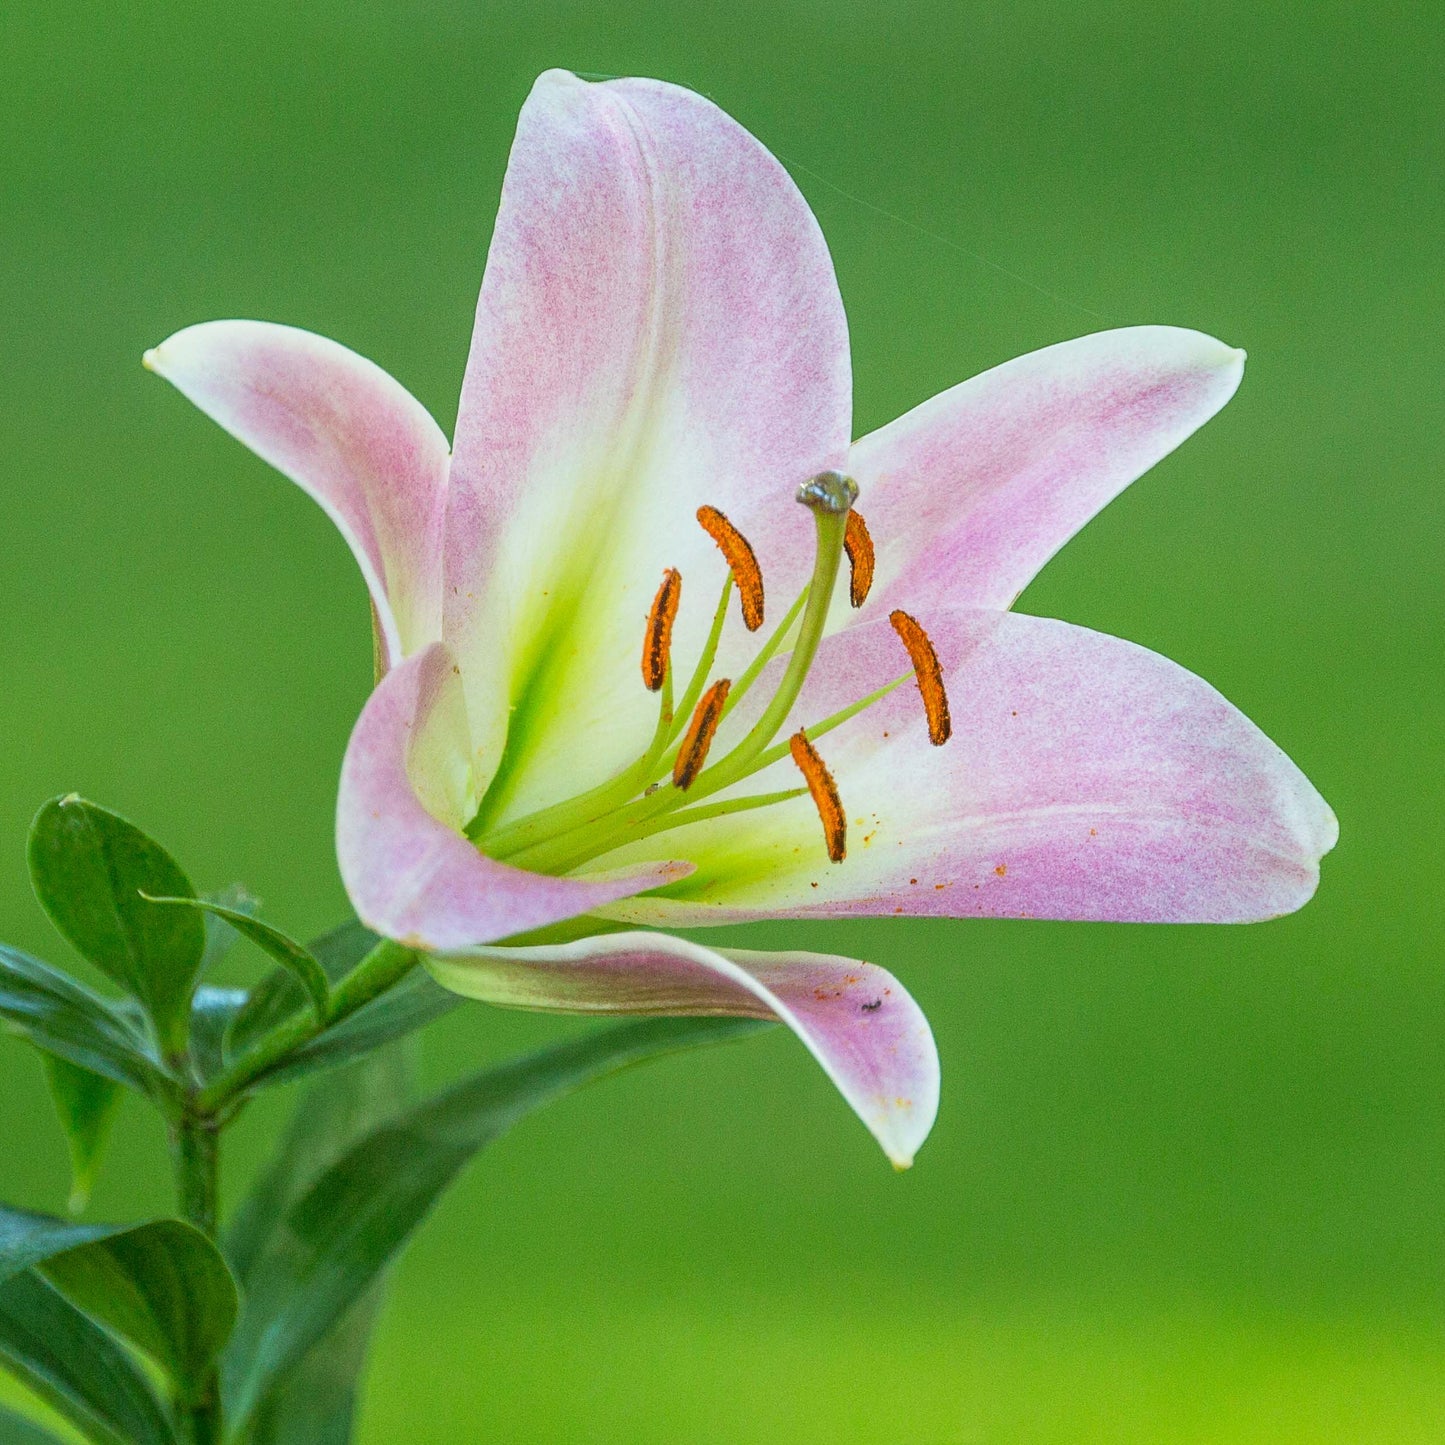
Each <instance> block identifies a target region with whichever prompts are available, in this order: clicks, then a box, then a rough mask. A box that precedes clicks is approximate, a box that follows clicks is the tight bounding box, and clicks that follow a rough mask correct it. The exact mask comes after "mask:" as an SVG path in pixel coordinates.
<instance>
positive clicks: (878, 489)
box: [848, 326, 1244, 616]
mask: <svg viewBox="0 0 1445 1445" xmlns="http://www.w3.org/2000/svg"><path fill="white" fill-rule="evenodd" d="M1243 372H1244V353H1243V352H1242V351H1236V350H1234V349H1233V348H1231V347H1228V346H1225V345H1224V344H1223V343H1222V342H1219V341H1216V340H1214V338H1213V337H1210V336H1205V335H1202V334H1201V333H1200V332H1197V331H1187V330H1183V329H1181V328H1179V327H1174V326H1131V327H1126V328H1123V329H1121V330H1117V331H1101V332H1097V333H1096V334H1094V335H1092V336H1081V337H1079V338H1078V339H1077V340H1075V341H1065V342H1063V343H1061V344H1060V345H1057V346H1049V347H1045V348H1044V349H1043V350H1042V351H1035V352H1031V353H1030V354H1028V355H1027V356H1020V357H1018V358H1016V359H1015V360H1013V361H1008V362H1005V363H1004V364H1003V365H1002V366H996V367H994V368H993V369H992V370H991V371H986V372H984V373H983V374H982V375H980V376H975V377H973V378H972V379H971V380H969V381H965V382H963V383H961V384H960V385H958V386H955V387H953V388H952V389H951V390H949V391H944V392H940V393H939V394H938V395H937V396H935V397H933V398H931V399H930V400H929V401H925V402H924V403H923V404H922V405H920V406H917V407H915V408H914V409H913V410H912V411H910V412H908V413H907V414H906V415H904V416H901V417H899V418H898V420H897V421H893V422H890V423H889V424H888V425H887V426H885V427H882V428H880V429H879V430H878V431H875V432H873V433H872V434H871V435H869V436H866V437H864V438H863V439H862V440H861V441H859V442H856V443H855V444H854V446H853V450H852V452H851V454H850V456H849V459H848V467H849V470H850V471H851V473H852V475H853V476H854V477H856V478H857V480H858V482H859V484H860V486H861V488H862V503H861V505H862V507H863V510H864V511H865V512H866V513H867V516H868V521H869V525H870V526H871V528H872V531H873V535H874V537H875V539H876V541H877V548H878V551H877V583H876V584H875V586H874V589H873V594H872V597H871V598H870V600H869V603H868V611H867V613H865V615H866V616H872V615H874V614H881V613H882V612H886V611H887V610H888V609H889V608H890V607H895V606H902V607H907V606H910V605H916V604H917V603H918V601H919V599H921V598H933V599H935V600H936V601H937V602H946V603H952V604H954V605H956V606H967V607H1008V606H1010V605H1011V604H1012V603H1013V601H1014V599H1015V598H1016V597H1017V596H1018V595H1019V593H1020V592H1022V591H1023V589H1024V587H1025V586H1026V585H1027V584H1028V582H1029V581H1030V579H1031V578H1032V577H1033V576H1034V575H1035V573H1037V572H1038V570H1039V569H1040V568H1041V567H1042V566H1043V565H1044V563H1045V562H1047V561H1048V559H1049V558H1050V557H1052V556H1053V555H1054V553H1055V552H1057V551H1058V550H1059V548H1060V547H1062V546H1063V544H1064V543H1065V542H1067V541H1068V540H1069V538H1070V537H1072V536H1073V535H1074V533H1075V532H1077V531H1078V530H1079V528H1080V527H1082V526H1083V525H1084V523H1085V522H1087V521H1088V520H1089V519H1090V518H1091V517H1093V516H1094V514H1095V513H1096V512H1098V511H1099V510H1100V508H1102V507H1103V506H1105V505H1106V504H1107V503H1108V502H1110V501H1112V500H1113V499H1114V497H1116V496H1117V495H1118V494H1119V493H1120V492H1121V491H1122V490H1123V489H1124V488H1125V487H1126V486H1128V485H1129V483H1130V482H1132V481H1134V479H1135V478H1136V477H1139V476H1141V475H1142V474H1143V473H1144V472H1146V471H1148V469H1149V468H1150V467H1152V466H1153V465H1154V464H1155V463H1156V462H1157V461H1159V460H1160V458H1162V457H1164V456H1165V455H1166V454H1167V453H1169V452H1171V451H1173V450H1174V448H1175V447H1177V446H1178V445H1179V444H1180V443H1181V442H1182V441H1184V440H1185V438H1186V437H1188V436H1189V435H1190V433H1192V432H1193V431H1195V430H1196V429H1197V428H1198V427H1200V426H1202V425H1203V424H1204V423H1205V422H1206V421H1208V420H1209V418H1210V417H1212V416H1213V415H1214V414H1215V412H1217V411H1218V410H1219V409H1220V407H1222V406H1223V405H1224V404H1225V402H1227V401H1228V400H1229V398H1230V397H1231V396H1233V395H1234V392H1235V388H1236V387H1237V386H1238V385H1239V381H1240V377H1241V376H1242V375H1243Z"/></svg>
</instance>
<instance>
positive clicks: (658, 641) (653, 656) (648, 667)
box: [642, 567, 682, 692]
mask: <svg viewBox="0 0 1445 1445" xmlns="http://www.w3.org/2000/svg"><path fill="white" fill-rule="evenodd" d="M681 600H682V573H681V572H679V571H678V570H677V568H676V567H669V568H668V569H667V571H666V572H664V573H663V574H662V586H661V587H659V588H658V589H657V596H656V597H654V598H653V599H652V611H651V612H650V613H648V615H647V636H646V637H645V638H644V639H643V643H642V680H643V682H645V683H646V684H647V690H648V691H649V692H657V691H658V690H659V689H660V688H661V687H662V684H663V682H664V681H665V680H666V678H667V663H668V658H669V656H670V655H671V652H672V624H673V623H674V622H676V621H677V606H678V603H679V602H680V601H681Z"/></svg>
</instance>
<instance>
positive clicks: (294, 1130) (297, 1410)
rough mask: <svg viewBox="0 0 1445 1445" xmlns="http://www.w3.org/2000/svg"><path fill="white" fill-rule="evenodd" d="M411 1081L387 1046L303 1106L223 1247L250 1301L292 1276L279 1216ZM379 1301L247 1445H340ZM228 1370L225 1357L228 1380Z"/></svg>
mask: <svg viewBox="0 0 1445 1445" xmlns="http://www.w3.org/2000/svg"><path fill="white" fill-rule="evenodd" d="M413 1073H414V1068H413V1066H412V1063H411V1060H410V1057H409V1054H408V1051H407V1050H405V1049H403V1048H401V1047H396V1046H394V1047H392V1048H389V1049H383V1050H380V1051H379V1052H377V1053H374V1054H372V1055H370V1056H369V1057H367V1058H365V1059H363V1060H360V1061H358V1062H356V1063H354V1064H353V1065H351V1066H350V1067H348V1068H345V1069H340V1070H338V1071H337V1072H336V1073H334V1074H333V1075H331V1076H330V1077H329V1078H327V1079H325V1080H324V1081H322V1082H321V1083H318V1084H316V1085H313V1086H312V1087H311V1088H310V1089H308V1090H307V1091H306V1092H305V1093H304V1094H303V1095H302V1096H301V1099H300V1101H299V1102H298V1103H297V1105H296V1109H295V1112H294V1113H293V1115H292V1117H291V1122H290V1125H289V1126H288V1128H287V1130H286V1134H285V1136H284V1138H283V1139H282V1141H281V1144H280V1147H279V1148H278V1149H277V1151H276V1153H275V1155H274V1162H273V1163H272V1165H271V1167H270V1168H269V1169H267V1170H266V1171H265V1172H264V1173H262V1174H261V1176H260V1177H259V1178H258V1179H257V1180H256V1183H255V1184H254V1185H253V1186H252V1189H251V1192H250V1194H249V1195H248V1196H247V1198H246V1200H245V1201H244V1203H243V1204H242V1206H241V1208H240V1209H239V1210H238V1211H237V1214H236V1219H235V1223H234V1224H233V1225H232V1226H231V1229H230V1231H229V1233H228V1235H227V1238H226V1251H227V1255H228V1257H229V1259H230V1261H231V1264H232V1267H233V1269H235V1271H236V1273H237V1276H238V1278H239V1279H240V1280H241V1282H242V1285H243V1287H244V1288H245V1290H246V1291H247V1292H248V1293H250V1292H253V1291H255V1290H256V1289H257V1287H258V1282H260V1281H263V1280H265V1279H267V1278H268V1277H270V1278H274V1279H276V1280H279V1282H280V1283H279V1289H280V1290H281V1291H284V1289H285V1281H287V1280H289V1279H290V1278H291V1277H292V1275H293V1273H294V1269H295V1256H294V1243H293V1240H292V1236H291V1234H290V1231H289V1230H288V1229H286V1227H285V1225H284V1220H285V1216H286V1213H287V1211H288V1210H289V1209H290V1208H291V1207H292V1206H293V1205H294V1204H295V1203H296V1202H297V1201H298V1200H299V1199H300V1198H301V1197H302V1196H303V1195H304V1194H305V1193H306V1191H307V1190H308V1189H309V1188H310V1187H311V1186H312V1185H313V1184H314V1183H315V1181H316V1179H317V1178H318V1177H319V1176H320V1175H321V1174H322V1173H323V1172H324V1171H325V1170H326V1169H328V1168H329V1167H330V1166H331V1165H332V1164H333V1163H334V1162H335V1160H336V1158H337V1157H338V1155H340V1154H341V1153H343V1152H344V1151H345V1150H346V1149H347V1148H348V1147H350V1146H351V1145H352V1144H353V1143H354V1142H355V1141H356V1139H357V1138H358V1137H360V1136H362V1135H365V1134H366V1133H368V1132H369V1131H370V1130H372V1129H373V1128H375V1127H376V1126H377V1125H378V1124H379V1123H381V1122H382V1120H384V1119H387V1118H390V1117H391V1116H392V1115H394V1114H396V1113H398V1112H399V1111H400V1110H402V1109H404V1108H405V1107H406V1106H407V1105H408V1104H409V1102H410V1097H409V1096H410V1094H411V1076H412V1074H413ZM261 1287H262V1292H263V1293H264V1292H265V1288H266V1287H265V1286H264V1285H263V1286H261ZM272 1289H273V1291H274V1290H276V1289H277V1286H272ZM381 1293H382V1282H381V1281H380V1280H379V1281H378V1282H377V1283H376V1284H375V1285H373V1286H372V1287H371V1289H370V1290H368V1291H367V1292H366V1293H365V1294H364V1295H363V1296H362V1297H361V1298H360V1299H359V1300H358V1301H357V1302H356V1304H354V1305H353V1306H352V1307H351V1309H350V1310H349V1311H348V1312H347V1313H346V1314H345V1315H344V1316H343V1317H342V1318H341V1320H340V1321H339V1322H338V1323H337V1325H336V1326H335V1327H334V1328H333V1329H332V1330H331V1331H330V1332H329V1333H327V1334H325V1335H323V1336H322V1337H321V1338H320V1339H319V1340H318V1341H317V1342H316V1343H315V1344H314V1345H313V1346H312V1347H311V1348H310V1349H309V1350H308V1351H307V1352H306V1353H305V1354H304V1356H303V1357H302V1358H301V1359H300V1361H299V1363H298V1364H297V1366H296V1367H295V1369H293V1370H292V1371H291V1372H290V1373H289V1374H288V1375H287V1376H286V1377H285V1378H284V1379H283V1380H280V1381H278V1383H277V1385H276V1386H275V1387H274V1388H273V1389H271V1390H270V1391H269V1392H268V1393H267V1394H266V1395H265V1397H264V1398H263V1399H262V1400H261V1401H260V1404H259V1406H258V1408H257V1410H256V1413H255V1416H254V1422H253V1424H252V1427H251V1432H250V1437H249V1438H250V1442H251V1445H347V1442H349V1441H350V1439H351V1429H352V1423H353V1419H354V1415H355V1410H356V1397H357V1392H358V1386H359V1378H360V1375H361V1371H362V1368H363V1366H364V1364H365V1361H366V1352H367V1347H368V1345H369V1343H370V1338H371V1329H372V1325H373V1322H374V1320H375V1316H376V1312H377V1309H378V1307H379V1305H380V1301H381ZM230 1367H231V1360H230V1358H229V1356H228V1358H227V1360H226V1361H225V1368H226V1371H227V1373H229V1372H230Z"/></svg>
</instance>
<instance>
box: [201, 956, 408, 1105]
mask: <svg viewBox="0 0 1445 1445" xmlns="http://www.w3.org/2000/svg"><path fill="white" fill-rule="evenodd" d="M416 962H417V956H416V953H415V951H414V950H412V949H410V948H407V947H405V946H404V945H403V944H400V943H393V942H392V941H391V940H390V939H386V938H384V939H382V941H381V942H380V943H378V944H377V945H376V947H375V948H373V949H372V950H371V952H370V953H368V954H367V955H366V957H365V958H363V959H362V960H361V962H360V963H359V964H357V965H356V967H355V968H354V969H353V970H352V971H351V972H350V973H349V974H347V976H346V977H345V978H344V979H342V980H341V982H340V983H339V984H337V985H336V987H335V988H334V989H332V991H331V997H330V998H329V999H328V1000H327V1004H326V1011H325V1013H324V1015H323V1016H322V1017H321V1018H319V1019H318V1018H317V1017H316V1014H315V1012H314V1010H311V1009H307V1010H305V1011H304V1012H302V1013H298V1014H293V1015H292V1016H291V1017H290V1018H289V1019H287V1020H286V1021H285V1022H284V1023H282V1024H279V1025H278V1026H277V1027H276V1028H274V1029H273V1030H272V1031H271V1032H270V1033H269V1034H267V1035H266V1036H265V1037H264V1038H263V1039H261V1041H260V1042H259V1043H258V1044H257V1045H256V1047H255V1048H253V1049H252V1050H251V1051H250V1052H249V1053H246V1054H243V1055H242V1056H241V1057H240V1058H239V1059H237V1060H236V1061H235V1062H234V1063H232V1064H231V1065H230V1066H229V1067H228V1068H226V1069H223V1070H222V1071H221V1072H220V1073H219V1074H217V1075H216V1077H215V1078H214V1079H212V1080H211V1082H210V1083H209V1084H207V1085H206V1087H205V1088H204V1089H202V1090H201V1091H200V1093H198V1094H197V1095H196V1099H195V1105H196V1108H197V1109H198V1110H199V1111H200V1112H201V1113H203V1114H208V1115H211V1114H215V1113H216V1112H217V1111H218V1110H220V1109H222V1108H224V1107H225V1106H226V1105H227V1104H229V1103H230V1102H231V1101H232V1100H233V1099H234V1098H235V1097H236V1096H237V1095H238V1094H240V1093H241V1092H242V1090H244V1089H246V1088H248V1087H249V1086H250V1085H251V1084H253V1083H255V1081H256V1080H257V1079H259V1078H260V1077H261V1076H262V1075H263V1074H265V1073H268V1072H269V1071H270V1070H271V1069H273V1068H275V1067H276V1065H278V1064H279V1063H280V1062H281V1061H282V1060H283V1059H285V1058H287V1057H288V1056H289V1055H290V1054H291V1053H293V1052H294V1051H295V1050H296V1049H299V1048H300V1047H301V1046H302V1045H303V1044H308V1043H310V1042H311V1040H312V1039H314V1038H315V1037H316V1036H317V1035H318V1034H322V1033H324V1032H325V1031H326V1030H327V1029H329V1028H334V1027H335V1026H336V1025H337V1024H339V1023H340V1022H341V1021H342V1019H345V1018H348V1017H350V1015H352V1014H354V1013H355V1012H356V1011H357V1009H359V1008H364V1007H365V1006H366V1005H367V1004H369V1003H370V1002H371V1001H372V999H374V998H377V997H379V996H380V995H381V994H384V993H385V992H386V991H387V990H388V989H390V988H393V987H395V985H396V984H398V983H400V982H401V980H402V979H403V978H405V977H406V975H407V974H408V973H410V972H411V970H412V969H413V968H415V967H416Z"/></svg>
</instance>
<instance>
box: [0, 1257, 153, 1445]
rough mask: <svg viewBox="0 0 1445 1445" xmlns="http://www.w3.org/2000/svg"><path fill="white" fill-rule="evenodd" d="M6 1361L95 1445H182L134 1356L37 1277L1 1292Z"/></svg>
mask: <svg viewBox="0 0 1445 1445" xmlns="http://www.w3.org/2000/svg"><path fill="white" fill-rule="evenodd" d="M0 1359H3V1360H4V1361H5V1363H6V1364H8V1365H9V1366H10V1369H11V1371H12V1373H14V1374H15V1375H16V1377H17V1378H18V1379H20V1380H21V1381H22V1382H23V1383H24V1384H26V1385H28V1386H29V1387H30V1389H32V1390H33V1391H34V1392H35V1393H36V1394H37V1395H39V1396H40V1398H41V1399H42V1400H44V1401H45V1402H46V1404H48V1405H50V1406H51V1408H52V1409H54V1410H56V1411H57V1412H58V1413H59V1414H61V1415H63V1416H64V1417H65V1418H66V1419H67V1420H69V1421H70V1422H71V1424H73V1425H74V1426H75V1427H76V1428H77V1429H78V1430H79V1431H80V1432H81V1434H83V1435H84V1436H85V1437H86V1439H87V1440H91V1441H94V1442H95V1445H177V1442H176V1434H175V1431H174V1429H173V1428H172V1426H171V1423H170V1419H169V1416H168V1415H167V1412H166V1410H165V1407H164V1406H163V1405H162V1404H161V1402H160V1401H159V1400H158V1399H157V1398H156V1395H155V1392H154V1391H153V1390H152V1389H151V1387H150V1383H149V1382H148V1381H147V1379H146V1377H145V1375H144V1374H142V1373H141V1371H140V1369H139V1368H138V1367H137V1366H136V1365H135V1363H134V1362H133V1361H132V1360H131V1358H130V1356H129V1355H128V1354H126V1352H125V1351H124V1350H123V1349H122V1348H121V1346H120V1345H118V1344H117V1343H116V1342H115V1340H113V1339H112V1338H111V1336H110V1335H109V1334H107V1333H106V1332H105V1330H103V1329H101V1327H100V1326H99V1325H97V1324H96V1323H95V1322H94V1321H93V1320H91V1319H90V1318H89V1317H88V1316H86V1315H85V1314H84V1313H82V1312H81V1311H80V1310H79V1309H77V1308H76V1307H75V1306H74V1305H73V1304H71V1303H70V1301H69V1300H67V1299H65V1298H64V1297H63V1296H62V1295H61V1294H60V1293H59V1291H58V1290H56V1289H55V1288H54V1287H53V1286H52V1285H50V1284H48V1283H47V1282H46V1281H45V1280H43V1279H42V1278H41V1277H40V1276H39V1275H38V1274H36V1273H35V1272H34V1271H33V1270H24V1271H22V1272H21V1273H19V1274H16V1275H14V1276H12V1277H11V1278H10V1279H7V1280H5V1281H4V1283H3V1284H0Z"/></svg>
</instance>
